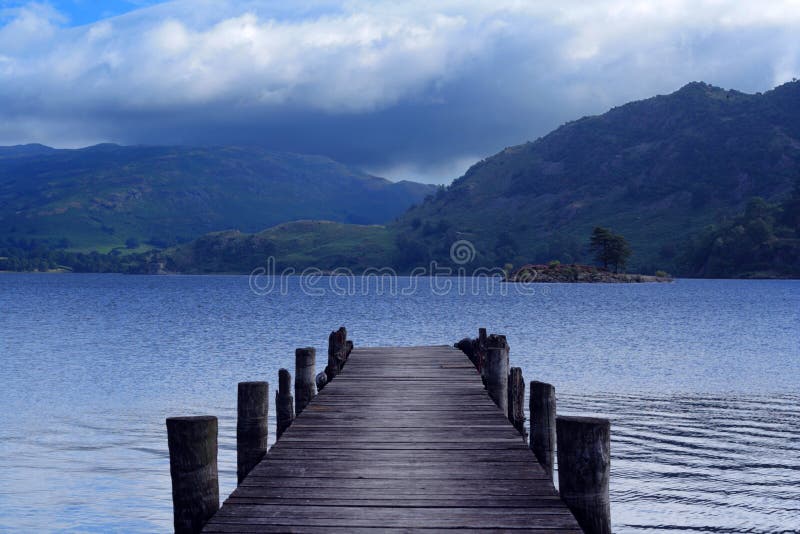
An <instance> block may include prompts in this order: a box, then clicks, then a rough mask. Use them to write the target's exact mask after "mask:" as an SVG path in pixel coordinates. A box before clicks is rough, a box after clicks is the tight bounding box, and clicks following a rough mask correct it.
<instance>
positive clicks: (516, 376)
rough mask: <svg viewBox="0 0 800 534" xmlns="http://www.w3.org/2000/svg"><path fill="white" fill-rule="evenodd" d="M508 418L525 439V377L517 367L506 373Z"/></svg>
mask: <svg viewBox="0 0 800 534" xmlns="http://www.w3.org/2000/svg"><path fill="white" fill-rule="evenodd" d="M508 420H509V421H510V422H511V424H512V425H514V428H516V429H517V432H519V433H520V435H521V436H522V438H523V439H525V438H526V435H525V379H524V378H523V377H522V369H521V368H519V367H512V368H511V370H510V371H509V373H508Z"/></svg>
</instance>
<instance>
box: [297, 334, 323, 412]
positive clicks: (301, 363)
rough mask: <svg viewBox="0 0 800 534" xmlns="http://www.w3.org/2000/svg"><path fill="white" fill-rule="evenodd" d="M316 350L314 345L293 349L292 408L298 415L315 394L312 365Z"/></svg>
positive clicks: (314, 362) (315, 358) (314, 361)
mask: <svg viewBox="0 0 800 534" xmlns="http://www.w3.org/2000/svg"><path fill="white" fill-rule="evenodd" d="M316 360H317V351H316V349H314V347H305V348H301V349H295V351H294V403H295V406H294V409H295V414H296V415H300V414H301V413H302V412H303V410H304V409H305V407H306V406H307V405H308V403H309V402H311V399H313V398H314V397H315V396H316V394H317V387H316V384H315V377H314V367H315V365H316Z"/></svg>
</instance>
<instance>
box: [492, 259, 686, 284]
mask: <svg viewBox="0 0 800 534" xmlns="http://www.w3.org/2000/svg"><path fill="white" fill-rule="evenodd" d="M505 281H506V282H524V283H542V284H547V283H568V284H641V283H659V282H672V281H674V278H672V277H671V276H670V275H668V274H666V273H664V274H663V275H661V274H660V275H647V274H629V273H615V272H612V271H609V270H606V269H601V268H599V267H594V266H591V265H578V264H570V265H562V264H560V263H559V264H550V265H532V264H531V265H524V266H522V267H520V268H519V269H517V270H516V271H514V272H513V273H510V274H508V275H507V276H506V278H505Z"/></svg>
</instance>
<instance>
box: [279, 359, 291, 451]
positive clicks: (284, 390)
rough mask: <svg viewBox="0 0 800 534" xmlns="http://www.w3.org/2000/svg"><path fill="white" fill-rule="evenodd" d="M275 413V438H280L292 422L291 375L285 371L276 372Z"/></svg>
mask: <svg viewBox="0 0 800 534" xmlns="http://www.w3.org/2000/svg"><path fill="white" fill-rule="evenodd" d="M275 413H276V416H277V432H276V438H277V439H281V436H282V435H283V433H284V432H286V429H287V428H289V426H291V424H292V421H294V397H292V375H291V373H289V371H287V370H286V369H280V370H279V371H278V391H276V392H275Z"/></svg>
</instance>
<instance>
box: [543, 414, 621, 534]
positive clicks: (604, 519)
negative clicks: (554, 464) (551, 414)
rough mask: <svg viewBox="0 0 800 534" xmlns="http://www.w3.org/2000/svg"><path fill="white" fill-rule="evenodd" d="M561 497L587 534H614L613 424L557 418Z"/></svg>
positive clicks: (592, 420)
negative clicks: (611, 481)
mask: <svg viewBox="0 0 800 534" xmlns="http://www.w3.org/2000/svg"><path fill="white" fill-rule="evenodd" d="M556 434H557V436H558V486H559V490H560V492H561V498H562V499H563V500H564V502H565V503H566V505H567V506H568V507H569V509H570V510H571V511H572V513H573V514H574V515H575V518H576V519H577V520H578V524H579V525H580V526H581V528H582V529H583V530H584V532H586V533H587V534H610V533H611V501H610V500H609V494H608V483H609V477H610V474H611V424H610V423H609V421H608V419H599V418H595V417H566V416H558V417H557V418H556Z"/></svg>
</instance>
